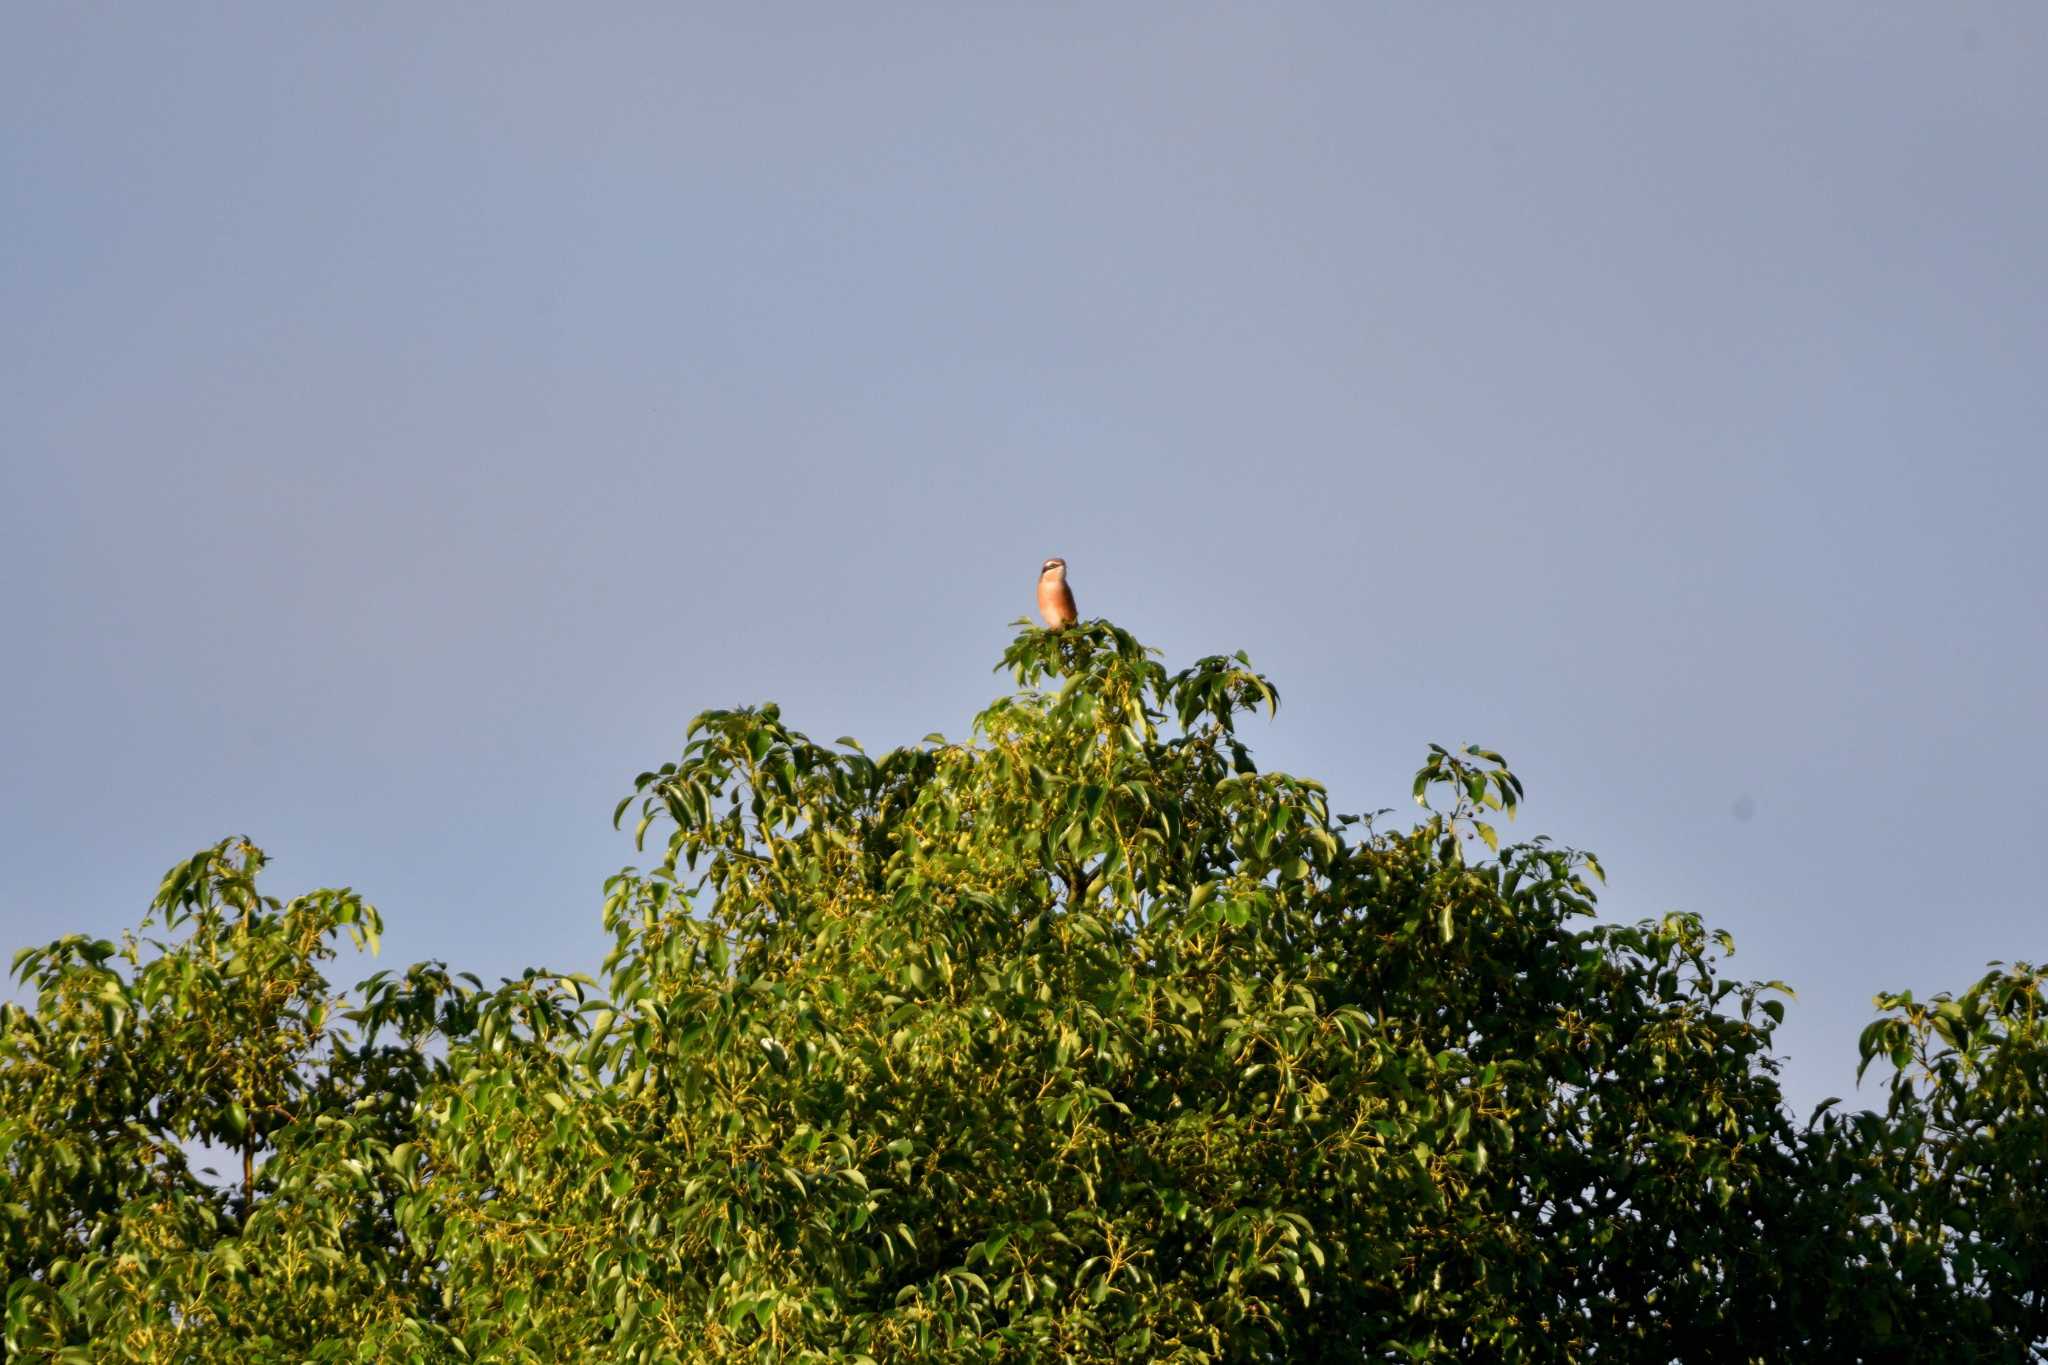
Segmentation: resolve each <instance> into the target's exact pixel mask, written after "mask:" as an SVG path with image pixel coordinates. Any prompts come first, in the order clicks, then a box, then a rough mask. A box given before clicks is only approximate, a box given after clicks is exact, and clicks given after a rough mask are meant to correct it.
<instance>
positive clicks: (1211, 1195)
mask: <svg viewBox="0 0 2048 1365" xmlns="http://www.w3.org/2000/svg"><path fill="white" fill-rule="evenodd" d="M1003 662H1004V666H1006V667H1007V668H1008V669H1009V670H1010V671H1011V673H1012V674H1013V676H1014V678H1015V680H1016V684H1017V686H1018V687H1019V688H1021V689H1022V690H1021V691H1019V692H1017V693H1016V694H1015V695H1012V696H1008V697H1004V698H1002V699H1000V700H998V701H997V702H995V703H994V704H993V705H992V706H990V707H989V708H988V709H987V710H986V711H984V712H983V713H982V714H981V715H980V716H979V717H977V718H976V720H975V723H974V727H973V731H972V734H971V737H970V738H969V739H968V740H966V741H963V742H949V741H947V740H944V739H942V738H940V737H938V736H932V737H930V738H928V739H927V740H926V741H925V742H924V743H922V744H920V745H917V746H914V747H909V748H904V749H899V750H896V751H894V752H891V753H888V754H884V755H881V756H878V757H874V758H870V757H868V756H867V755H866V754H865V753H864V752H863V751H862V750H861V749H860V748H859V746H857V745H855V744H854V743H853V742H852V741H850V740H842V741H839V742H837V743H835V744H831V745H823V744H818V743H814V742H812V741H811V740H809V739H807V738H806V737H805V736H804V735H802V734H800V733H798V732H796V731H794V730H792V729H790V728H789V727H788V726H787V725H786V724H785V723H784V721H783V718H782V716H781V714H780V712H779V711H778V710H777V708H776V707H774V706H772V705H768V706H761V707H758V708H748V709H740V710H731V711H712V712H707V713H705V714H703V715H700V716H699V717H697V719H696V720H695V721H693V722H692V723H691V725H690V727H689V733H688V736H687V740H686V744H685V747H684V749H683V751H682V752H681V753H680V754H679V755H678V756H677V757H676V758H675V759H674V761H672V762H669V763H666V764H664V765H662V766H661V767H659V768H656V769H654V770H652V771H649V772H647V773H643V774H642V775H641V776H640V777H639V778H638V779H637V780H636V781H635V783H634V784H633V791H632V793H631V794H629V795H628V796H627V797H626V799H625V800H624V801H623V802H622V803H621V805H620V807H619V812H618V815H619V818H621V819H624V818H626V817H628V816H631V817H633V818H634V819H636V820H637V826H636V828H635V834H636V839H637V840H638V841H640V842H641V843H642V846H643V847H647V848H649V849H651V850H652V853H653V854H654V855H658V861H657V862H656V863H655V865H654V866H652V867H651V868H649V869H648V870H644V871H638V870H630V869H629V870H627V871H624V872H621V873H620V874H619V875H618V876H616V877H614V878H612V879H611V880H610V882H608V883H607V885H606V887H605V893H604V906H603V922H604V926H605V929H606V930H607V932H608V933H609V934H610V935H611V940H612V947H611V951H610V954H609V956H608V958H607V960H606V962H605V967H604V975H605V979H604V980H602V981H596V980H590V979H585V978H581V977H575V976H565V975H557V974H553V973H548V972H540V971H535V972H529V973H527V974H526V975H524V976H523V977H521V978H519V979H517V980H510V981H505V982H502V983H500V984H499V985H498V986H496V987H494V988H487V987H485V986H484V985H483V984H482V983H481V982H479V981H478V980H477V979H476V978H474V977H472V976H466V975H459V974H454V973H451V972H450V971H449V970H448V969H447V968H446V967H444V966H442V965H441V964H438V963H426V964H421V965H418V966H415V967H412V968H410V969H408V970H405V971H403V972H397V973H389V972H380V973H377V974H376V975H374V976H372V977H370V978H369V979H368V980H367V981H365V982H363V983H362V984H361V985H360V986H358V987H357V988H355V989H354V990H352V991H341V990H337V989H336V988H335V987H334V986H333V985H331V984H330V983H329V981H328V979H327V977H326V975H325V972H326V965H325V964H326V963H327V962H328V961H329V959H330V958H331V957H332V956H333V954H334V952H335V951H336V948H337V946H338V945H339V944H340V941H341V940H342V939H344V938H346V939H351V940H353V942H354V944H355V946H357V947H358V948H361V947H369V948H374V947H375V945H376V941H377V935H378V933H379V930H380V921H379V918H378V915H377V912H376V911H375V910H373V909H372V908H371V907H370V906H369V905H367V904H366V903H365V902H364V901H363V900H362V899H360V898H359V897H358V896H356V895H355V894H354V893H353V892H351V891H345V890H344V891H317V892H314V893H311V894H309V895H306V896H302V897H299V898H297V899H294V900H291V901H289V902H281V901H279V900H277V899H274V898H271V897H268V896H266V895H265V894H263V893H262V892H261V891H259V890H258V887H257V874H258V872H259V870H260V869H261V867H262V863H263V857H262V855H261V854H260V853H259V852H257V851H256V850H255V849H254V848H253V847H251V846H250V845H248V844H247V843H246V842H245V841H242V840H238V839H236V840H228V841H225V842H223V843H222V844H220V845H218V846H216V847H214V848H211V849H207V850H204V851H202V852H201V853H199V854H197V855H196V856H194V857H193V858H191V859H190V860H188V861H186V862H184V863H181V864H180V865H179V866H178V867H176V868H174V869H173V870H172V871H171V872H170V873H169V874H168V875H167V876H166V878H165V880H164V883H163V886H162V887H161V889H160V890H159V892H158V894H157V897H156V899H155V902H154V905H153V908H152V910H151V912H150V916H149V918H148V919H146V920H145V921H144V923H143V925H142V926H141V928H140V930H139V931H138V934H137V935H136V936H133V937H129V938H126V939H124V941H122V942H120V943H113V942H107V941H94V940H91V939H88V938H84V937H72V938H67V939H62V940H59V941H58V942H56V943H53V944H50V945H48V946H46V947H42V948H36V949H32V950H27V951H25V952H23V953H22V954H21V955H20V956H19V957H18V958H17V960H16V964H15V965H16V971H17V975H18V977H19V978H20V980H21V981H22V982H23V983H24V986H25V988H26V990H27V991H28V992H29V993H30V994H31V996H32V1000H31V1002H30V1003H29V1004H27V1005H25V1006H9V1007H7V1009H6V1012H5V1016H4V1020H0V1179H4V1182H5V1183H4V1186H0V1268H4V1272H5V1279H6V1284H7V1290H6V1314H5V1342H6V1348H7V1352H8V1354H9V1357H10V1358H13V1357H17V1356H18V1357H20V1358H23V1359H42V1358H52V1357H54V1358H57V1359H76V1360H148V1361H174V1360H176V1361H184V1360H193V1361H198V1360H237V1361H242V1360H252V1361H266V1360H276V1361H284V1360H304V1359H311V1360H393V1361H396V1360H421V1361H457V1360H502V1361H564V1360H579V1359H589V1360H605V1361H649V1362H652V1361H677V1362H699V1361H705V1362H708V1361H827V1360H831V1361H853V1362H859V1361H870V1362H881V1363H883V1365H888V1363H891V1362H904V1361H962V1362H966V1361H976V1362H1029V1361H1048V1362H1053V1361H1075V1362H1111V1361H1138V1360H1156V1361H1183V1362H1206V1361H1280V1360H1301V1361H1398V1360H1427V1359H1444V1360H1462V1361H1538V1360H1594V1361H1644V1362H1666V1361H1674V1360H1685V1361H1695V1360H1698V1361H1723V1360H1726V1361H1759V1362H1764V1361H1782V1360H1793V1359H1814V1360H1818V1359H1827V1360H1858V1359H1862V1360H1890V1359H1899V1360H1907V1359H1919V1358H1922V1354H1923V1350H1924V1348H1925V1347H1927V1346H1928V1345H1929V1344H1930V1343H1937V1342H1938V1343H1940V1345H1941V1346H1942V1347H1943V1349H1944V1351H1945V1352H1946V1354H1947V1355H1948V1356H1950V1357H1953V1358H1958V1359H1984V1360H1993V1359H1996V1360H2019V1359H2027V1358H2040V1357H2039V1355H2038V1348H2039V1346H2040V1345H2041V1344H2042V1343H2043V1342H2048V1304H2044V1299H2043V1295H2044V1285H2048V1252H2044V1250H2043V1247H2044V1245H2048V1242H2044V1232H2048V1221H2044V1215H2048V1098H2044V1096H2048V1012H2044V1005H2048V991H2044V978H2043V975H2042V973H2040V972H2038V971H2036V970H2034V969H2032V968H2030V967H2026V966H2017V967H2013V968H2010V969H2000V970H1998V971H1995V972H1994V973H1993V974H1992V975H1990V976H1988V977H1986V978H1985V979H1984V980H1983V981H1982V982H1980V983H1978V984H1977V985H1976V986H1975V987H1972V988H1971V989H1970V990H1969V991H1967V992H1965V993H1964V994H1963V995H1961V996H1958V997H1955V998H1953V999H1951V998H1948V997H1937V999H1936V1000H1935V1001H1934V1002H1933V1003H1931V1004H1922V1003H1918V1002H1916V1001H1915V1000H1914V999H1913V998H1912V997H1911V996H1909V995H1900V996H1889V997H1884V998H1883V999H1882V1000H1881V1002H1880V1004H1881V1007H1882V1009H1883V1011H1884V1014H1883V1017H1882V1018H1881V1019H1880V1020H1879V1021H1878V1022H1877V1023H1876V1024H1874V1025H1873V1026H1872V1028H1871V1030H1870V1031H1869V1032H1868V1033H1866V1034H1865V1036H1864V1039H1863V1051H1864V1058H1865V1064H1866V1065H1869V1064H1870V1063H1872V1062H1881V1063H1883V1064H1884V1065H1885V1066H1886V1067H1888V1068H1889V1069H1890V1072H1891V1077H1892V1078H1891V1081H1890V1084H1889V1088H1888V1091H1887V1092H1886V1105H1885V1108H1884V1109H1883V1111H1882V1112H1871V1113H1858V1114H1843V1113H1840V1112H1837V1110H1836V1109H1835V1108H1834V1107H1832V1106H1824V1108H1823V1112H1821V1113H1819V1114H1817V1115H1816V1116H1814V1117H1813V1118H1812V1119H1811V1120H1809V1121H1806V1122H1801V1121H1799V1120H1798V1119H1796V1118H1795V1117H1794V1116H1792V1115H1790V1114H1788V1113H1787V1112H1786V1111H1785V1108H1784V1106H1783V1103H1782V1100H1781V1096H1780V1093H1779V1089H1778V1085H1777V1081H1776V1068H1777V1063H1776V1061H1775V1059H1774V1057H1773V1055H1772V1052H1771V1035H1772V1031H1773V1029H1774V1028H1775V1027H1776V1025H1777V1023H1778V1022H1779V1020H1780V1019H1781V1018H1782V1016H1783V1010H1784V1006H1783V1003H1782V999H1781V997H1782V996H1783V995H1784V994H1785V992H1784V991H1783V988H1782V987H1779V986H1778V985H1777V983H1751V982H1745V981H1741V980H1736V979H1732V978H1729V977H1726V976H1724V975H1722V974H1721V973H1720V971H1719V970H1718V966H1717V964H1718V962H1719V960H1720V959H1721V958H1722V957H1725V956H1726V955H1727V954H1728V953H1729V952H1731V951H1732V950H1733V945H1732V944H1731V943H1730V942H1729V940H1728V939H1727V937H1726V936H1725V935H1722V934H1718V933H1715V932H1712V931H1710V930H1709V929H1708V928H1706V927H1705V926H1704V925H1703V924H1702V923H1701V922H1700V921H1699V920H1697V919H1695V918H1693V917H1692V916H1689V915H1672V916H1670V917H1667V918H1665V919H1664V920H1662V921H1659V922H1654V923H1644V924H1635V925H1618V924H1613V923H1605V922H1600V921H1597V920H1596V919H1594V918H1593V901H1594V886H1595V884H1596V883H1597V882H1598V880H1599V878H1600V867H1599V865H1598V863H1597V862H1595V861H1594V859H1593V858H1592V857H1591V856H1590V855H1587V854H1585V853H1581V852H1576V851H1573V850H1571V849H1568V848H1564V847H1560V846H1558V845H1555V844H1552V843H1550V842H1548V841H1546V840H1543V839H1536V840H1534V841H1531V842H1526V843H1512V842H1504V840H1503V833H1504V830H1505V828H1506V822H1507V820H1508V819H1510V818H1511V817H1513V816H1514V815H1515V813H1516V811H1517V809H1518V807H1519V805H1520V803H1521V797H1522V790H1523V789H1522V784H1521V782H1520V781H1519V779H1517V778H1516V777H1515V776H1514V775H1513V774H1511V773H1510V772H1509V771H1508V769H1507V766H1506V764H1505V762H1504V761H1503V760H1502V758H1501V757H1500V755H1498V754H1495V753H1491V752H1489V751H1486V750H1483V749H1479V748H1476V747H1472V748H1463V749H1446V748H1440V747H1432V749H1431V750H1430V751H1429V755H1428V758H1427V761H1426V763H1425V766H1424V767H1423V769H1422V771H1421V772H1420V773H1419V774H1418V775H1417V777H1416V780H1415V784H1414V787H1413V794H1414V796H1415V797H1416V799H1417V801H1419V802H1421V803H1422V806H1423V810H1422V818H1421V819H1420V820H1419V821H1413V822H1411V821H1407V820H1401V821H1393V822H1388V820H1387V816H1386V814H1385V813H1384V812H1382V813H1381V815H1380V816H1379V817H1377V818H1374V817H1359V816H1351V815H1342V814H1337V813H1334V812H1332V811H1331V810H1330V808H1329V804H1328V799H1327V796H1326V794H1325V792H1324V789H1323V788H1322V787H1321V786H1320V785H1318V784H1317V783H1315V782H1314V781H1311V780H1308V779H1305V778H1301V777H1293V776H1288V775H1285V774H1281V773H1268V772H1262V771H1260V770H1259V769H1258V768H1257V767H1256V765H1255V764H1254V762H1253V759H1252V755H1251V753H1250V751H1249V748H1248V747H1247V745H1246V743H1245V742H1244V740H1243V738H1242V737H1241V735H1240V733H1239V728H1238V727H1239V722H1240V720H1241V719H1242V718H1243V717H1244V716H1245V715H1246V714H1247V713H1249V712H1255V711H1258V710H1266V709H1271V708H1273V707H1275V706H1277V704H1278V698H1277V694H1276V692H1275V690H1274V687H1273V685H1272V684H1271V683H1270V682H1269V681H1268V680H1266V679H1265V678H1263V677H1261V676H1260V675H1259V674H1258V673H1256V672H1254V671H1253V669H1252V668H1251V666H1250V664H1249V663H1248V662H1247V661H1246V660H1245V659H1244V657H1243V656H1242V655H1238V656H1234V657H1228V658H1226V657H1215V658H1208V659H1203V660H1201V661H1199V662H1197V663H1196V664H1194V665H1193V666H1192V667H1189V668H1187V669H1184V670H1182V671H1180V672H1177V673H1169V672H1168V671H1167V670H1166V668H1165V667H1164V666H1163V665H1162V664H1160V663H1159V662H1158V661H1157V660H1156V659H1155V658H1154V656H1153V654H1152V653H1151V652H1150V651H1148V650H1147V649H1145V648H1144V647H1143V646H1141V645H1140V644H1139V643H1138V642H1137V641H1136V640H1134V639H1132V638H1131V637H1130V636H1129V635H1127V634H1125V633H1124V632H1122V631H1120V630H1117V629H1116V628H1114V627H1112V626H1110V625H1108V624H1107V623H1104V622H1099V621H1098V622H1086V623H1082V624H1080V625H1078V626H1075V627H1072V628H1070V629H1067V630H1064V631H1059V632H1047V631H1036V630H1026V631H1024V632H1023V633H1021V634H1020V635H1019V636H1018V637H1017V639H1016V640H1015V642H1014V643H1013V645H1012V646H1011V648H1010V649H1009V651H1008V653H1007V654H1006V656H1005V658H1004V661H1003ZM1902 965H1903V964H1902ZM200 1150H204V1151H211V1152H225V1153H228V1154H229V1157H228V1160H227V1162H226V1165H227V1169H226V1170H225V1171H224V1172H223V1174H222V1176H221V1177H220V1178H218V1179H207V1178H203V1175H202V1174H200V1173H195V1171H194V1170H193V1164H194V1161H195V1159H196V1158H194V1157H193V1156H192V1155H191V1153H193V1152H195V1151H200ZM2030 1351H2036V1354H2034V1355H2032V1356H2031V1357H2030V1354H2029V1353H2030Z"/></svg>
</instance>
